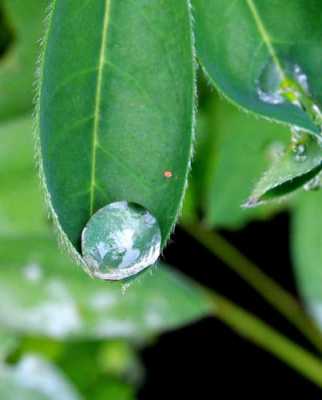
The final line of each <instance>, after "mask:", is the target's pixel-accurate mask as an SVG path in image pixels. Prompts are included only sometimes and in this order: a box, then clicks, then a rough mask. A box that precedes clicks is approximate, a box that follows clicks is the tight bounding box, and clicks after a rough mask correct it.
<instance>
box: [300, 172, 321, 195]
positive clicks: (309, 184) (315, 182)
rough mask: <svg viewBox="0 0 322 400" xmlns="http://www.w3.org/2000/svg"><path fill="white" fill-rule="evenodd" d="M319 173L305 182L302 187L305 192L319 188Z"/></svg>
mask: <svg viewBox="0 0 322 400" xmlns="http://www.w3.org/2000/svg"><path fill="white" fill-rule="evenodd" d="M321 178H322V177H321V174H318V175H316V176H315V177H314V178H313V179H311V180H310V181H309V182H307V183H306V184H305V185H304V186H303V188H304V190H305V191H306V192H310V191H312V190H319V189H320V188H321Z"/></svg>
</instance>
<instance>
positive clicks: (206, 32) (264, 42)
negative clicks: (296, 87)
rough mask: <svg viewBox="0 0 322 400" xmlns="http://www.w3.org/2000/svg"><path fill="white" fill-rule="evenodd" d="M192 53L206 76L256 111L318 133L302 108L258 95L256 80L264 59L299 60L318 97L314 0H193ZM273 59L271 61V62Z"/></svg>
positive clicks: (321, 64) (321, 93)
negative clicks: (193, 45) (273, 102)
mask: <svg viewBox="0 0 322 400" xmlns="http://www.w3.org/2000/svg"><path fill="white" fill-rule="evenodd" d="M192 3H193V6H194V15H195V20H196V43H197V55H198V57H199V60H200V62H201V64H202V65H203V67H204V69H205V71H206V73H207V75H208V77H209V79H210V81H211V82H212V83H213V84H214V85H216V86H217V87H218V88H219V90H221V91H222V92H223V93H224V94H225V95H226V96H228V97H229V98H230V99H231V100H233V101H234V102H236V103H237V104H239V105H240V106H242V107H245V108H247V109H249V110H252V111H254V112H256V113H257V114H260V115H263V116H266V117H269V118H272V119H275V120H278V121H282V122H287V123H291V124H295V125H298V126H301V127H303V128H306V129H309V130H311V131H312V132H313V131H314V132H317V131H318V129H317V127H316V126H315V125H314V124H313V123H312V121H311V120H310V118H309V117H308V115H307V114H306V113H304V112H303V111H302V110H301V109H300V108H299V107H296V106H294V105H291V104H288V103H287V102H285V103H283V104H269V103H267V102H266V103H265V102H263V101H262V100H260V98H259V95H258V80H259V79H260V77H261V75H262V73H263V71H264V70H265V68H266V67H267V66H268V64H269V63H271V62H273V63H275V64H276V62H278V63H279V64H280V65H281V66H282V67H283V68H284V66H285V64H291V65H293V66H294V65H298V66H299V67H300V68H301V70H302V71H303V72H304V73H305V75H306V77H307V78H308V85H309V91H310V93H311V95H312V97H313V99H315V101H316V102H317V103H319V104H321V102H322V78H321V69H322V59H321V57H320V56H319V54H320V51H321V40H322V14H321V12H320V8H321V4H320V1H319V0H308V1H304V0H292V1H288V2H286V1H283V0H272V1H269V2H268V1H260V0H246V1H226V0H193V1H192ZM272 59H273V61H272Z"/></svg>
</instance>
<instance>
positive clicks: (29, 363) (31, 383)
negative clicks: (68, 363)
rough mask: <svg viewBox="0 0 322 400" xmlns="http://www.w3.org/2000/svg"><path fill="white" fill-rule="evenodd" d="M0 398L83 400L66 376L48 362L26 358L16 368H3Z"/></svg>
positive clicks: (29, 356) (10, 399) (0, 379)
mask: <svg viewBox="0 0 322 400" xmlns="http://www.w3.org/2000/svg"><path fill="white" fill-rule="evenodd" d="M0 397H1V398H2V399H6V400H18V399H24V400H80V399H81V397H80V396H79V395H78V393H77V392H76V390H75V389H74V388H73V386H72V385H71V384H70V383H68V382H67V381H66V380H65V377H64V375H62V373H61V372H59V371H58V370H57V368H55V367H54V366H53V365H51V364H49V363H48V362H47V361H45V360H43V359H41V358H39V357H37V356H34V355H26V356H24V358H23V359H22V360H21V361H20V362H19V363H18V364H17V365H15V366H6V365H1V366H0Z"/></svg>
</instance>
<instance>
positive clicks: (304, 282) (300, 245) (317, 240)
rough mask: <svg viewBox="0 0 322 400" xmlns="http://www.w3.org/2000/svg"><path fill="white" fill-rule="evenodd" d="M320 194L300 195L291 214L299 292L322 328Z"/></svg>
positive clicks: (321, 213) (321, 209)
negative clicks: (299, 199)
mask: <svg viewBox="0 0 322 400" xmlns="http://www.w3.org/2000/svg"><path fill="white" fill-rule="evenodd" d="M321 224H322V191H321V190H319V191H314V192H311V193H305V195H303V196H301V201H299V202H298V204H297V206H296V208H295V210H294V213H293V224H292V254H293V260H294V266H295V273H296V277H297V283H298V287H299V290H300V293H301V295H302V297H303V300H304V301H305V304H306V306H307V308H308V311H309V313H310V314H311V316H312V317H313V318H314V319H315V321H316V322H317V324H318V325H319V326H320V327H321V329H322V268H321V264H322V246H321V243H322V231H321Z"/></svg>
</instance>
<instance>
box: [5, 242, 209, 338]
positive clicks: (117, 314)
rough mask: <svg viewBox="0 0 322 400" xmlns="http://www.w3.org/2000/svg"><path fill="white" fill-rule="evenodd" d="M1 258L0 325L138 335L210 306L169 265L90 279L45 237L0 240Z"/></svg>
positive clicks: (75, 334)
mask: <svg viewBox="0 0 322 400" xmlns="http://www.w3.org/2000/svg"><path fill="white" fill-rule="evenodd" d="M0 260H1V270H0V303H1V308H0V326H1V327H3V328H6V329H9V330H13V331H16V332H19V333H22V334H28V335H38V336H41V335H44V336H48V337H54V338H58V339H64V338H98V339H99V338H106V337H123V338H134V339H140V340H143V339H144V338H147V337H149V336H151V335H154V334H157V333H160V332H162V331H165V330H167V329H173V328H176V327H178V326H180V325H183V324H186V323H189V322H191V321H193V320H196V319H198V318H200V317H202V316H204V315H206V314H207V313H208V311H209V309H210V306H209V304H208V300H207V298H206V296H205V295H204V294H203V293H202V292H200V291H199V289H197V288H196V287H195V286H194V285H193V284H192V283H191V282H190V281H189V280H186V279H185V278H184V277H183V276H181V275H180V274H177V273H175V272H174V271H172V270H170V269H169V268H168V267H165V266H160V267H158V268H156V269H155V270H154V273H153V274H150V273H149V272H146V273H143V274H141V276H140V277H138V278H137V279H135V280H133V281H132V282H129V283H128V284H125V286H124V283H123V284H122V283H108V282H105V281H96V280H95V281H93V280H90V279H89V278H88V277H87V276H86V275H84V274H83V273H82V271H80V270H79V269H78V268H77V267H76V266H73V265H71V263H70V262H69V261H68V260H66V259H65V257H64V256H62V255H60V254H58V253H57V248H56V246H55V244H54V241H53V240H50V239H45V238H42V237H34V238H32V239H31V238H26V237H25V238H20V239H16V238H15V239H14V238H11V239H6V238H3V237H2V238H1V241H0ZM125 294H126V295H125Z"/></svg>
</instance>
